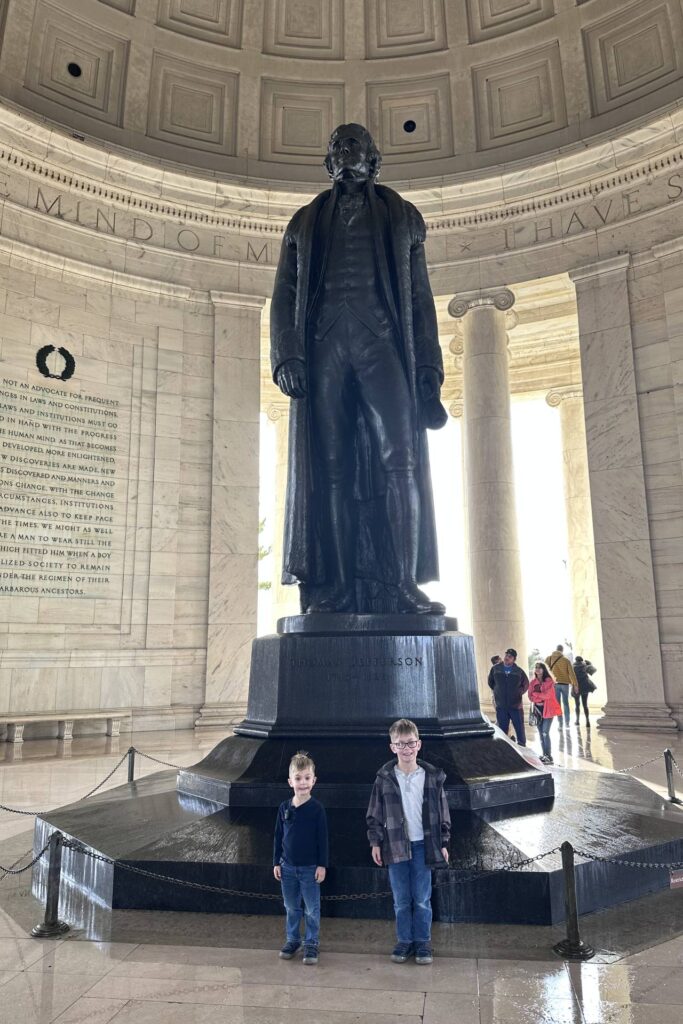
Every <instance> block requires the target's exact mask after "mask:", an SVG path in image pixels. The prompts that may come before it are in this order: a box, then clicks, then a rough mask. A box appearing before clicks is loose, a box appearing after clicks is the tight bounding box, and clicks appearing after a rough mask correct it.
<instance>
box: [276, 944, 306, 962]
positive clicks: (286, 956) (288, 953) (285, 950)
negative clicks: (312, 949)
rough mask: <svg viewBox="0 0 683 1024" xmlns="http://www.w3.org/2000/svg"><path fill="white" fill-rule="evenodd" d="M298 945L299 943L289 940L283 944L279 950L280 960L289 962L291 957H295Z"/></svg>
mask: <svg viewBox="0 0 683 1024" xmlns="http://www.w3.org/2000/svg"><path fill="white" fill-rule="evenodd" d="M300 945H301V943H300V942H291V941H289V940H288V941H287V942H285V944H284V946H283V947H282V949H281V950H280V954H279V956H280V959H281V960H291V959H292V957H293V956H296V954H297V950H298V949H299V946H300Z"/></svg>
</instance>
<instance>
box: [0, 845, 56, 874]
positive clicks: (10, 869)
mask: <svg viewBox="0 0 683 1024" xmlns="http://www.w3.org/2000/svg"><path fill="white" fill-rule="evenodd" d="M49 846H50V840H49V839H48V841H47V842H46V843H45V846H44V847H43V848H42V850H41V851H40V853H37V854H36V855H35V857H34V858H33V860H32V861H30V862H29V863H28V864H24V866H23V867H21V868H18V867H16V864H18V863H19V861H20V860H21V857H25V856H26V854H25V853H22V855H21V857H18V858H17V860H15V862H14V864H11V865H10V867H8V868H6V867H5V866H4V864H0V871H2V872H3V875H2V877H3V878H5V877H6V876H7V875H23V873H24V871H30V869H31V868H32V867H33V865H34V864H37V863H38V861H39V860H40V858H41V857H42V856H43V854H44V853H45V851H46V850H47V849H48V847H49ZM30 852H31V851H30V850H29V853H30Z"/></svg>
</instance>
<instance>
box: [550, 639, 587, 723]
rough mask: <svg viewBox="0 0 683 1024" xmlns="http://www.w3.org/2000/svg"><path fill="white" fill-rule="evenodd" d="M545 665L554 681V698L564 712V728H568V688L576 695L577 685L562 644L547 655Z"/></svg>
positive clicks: (572, 667)
mask: <svg viewBox="0 0 683 1024" xmlns="http://www.w3.org/2000/svg"><path fill="white" fill-rule="evenodd" d="M545 663H546V665H547V666H548V668H549V669H550V671H551V673H552V675H553V677H554V679H555V696H556V697H557V699H558V701H560V703H561V704H562V709H563V711H564V727H565V729H568V728H569V717H570V716H569V687H570V686H571V688H572V690H573V691H574V692H575V693H576V692H577V691H578V688H579V684H578V682H577V680H576V673H575V672H574V666H573V665H572V663H571V661H570V660H569V658H567V657H565V653H564V647H563V646H562V644H558V645H557V647H556V648H555V650H554V651H553V653H552V654H549V655H548V657H547V658H546V659H545Z"/></svg>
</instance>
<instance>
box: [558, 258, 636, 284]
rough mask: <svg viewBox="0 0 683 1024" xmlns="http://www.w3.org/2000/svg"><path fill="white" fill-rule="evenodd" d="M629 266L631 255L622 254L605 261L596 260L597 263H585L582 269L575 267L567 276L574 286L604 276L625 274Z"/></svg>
mask: <svg viewBox="0 0 683 1024" xmlns="http://www.w3.org/2000/svg"><path fill="white" fill-rule="evenodd" d="M630 265H631V254H630V253H622V254H621V255H619V256H612V257H610V258H609V259H606V260H598V262H597V263H587V264H586V266H584V267H576V268H575V269H574V270H570V271H569V276H570V278H571V279H572V281H573V282H574V284H576V283H577V282H582V281H587V280H589V279H591V278H594V277H603V276H604V275H605V274H619V273H621V274H625V273H626V271H627V270H628V268H629V267H630Z"/></svg>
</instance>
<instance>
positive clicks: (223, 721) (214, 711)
mask: <svg viewBox="0 0 683 1024" xmlns="http://www.w3.org/2000/svg"><path fill="white" fill-rule="evenodd" d="M246 713H247V703H246V701H245V702H244V704H238V703H232V704H204V705H203V706H202V707H201V708H200V711H199V718H197V720H196V721H195V723H194V727H195V729H206V728H211V729H221V728H225V729H230V730H232V727H233V726H234V725H237V724H238V722H241V721H242V719H243V718H244V716H245V715H246Z"/></svg>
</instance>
